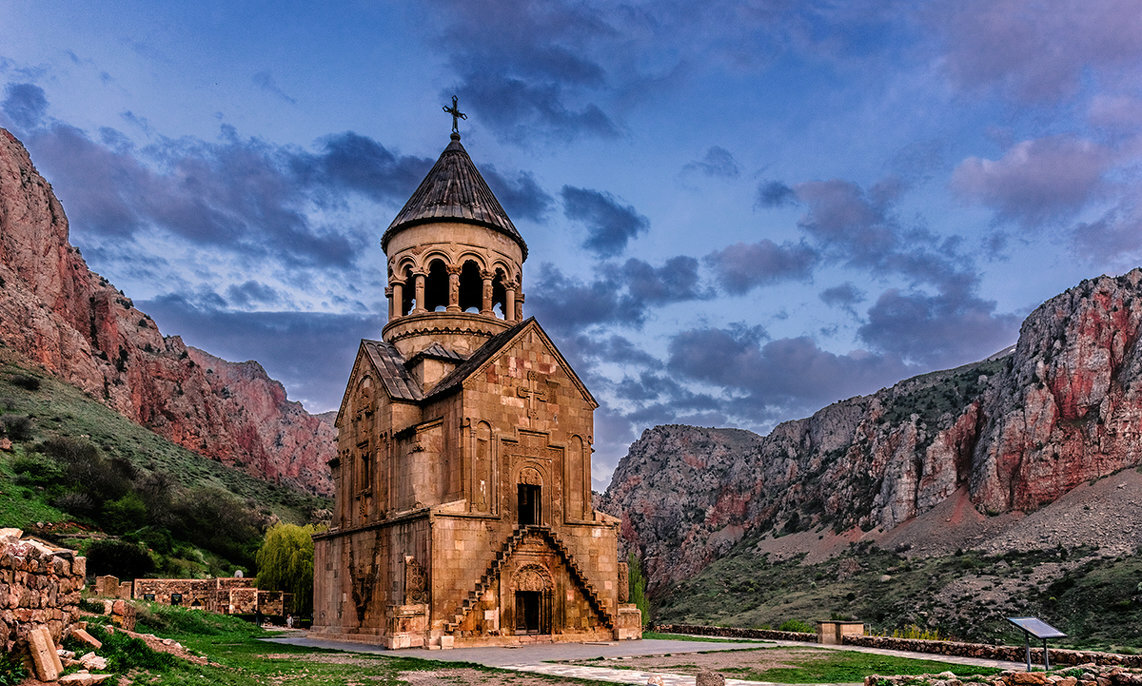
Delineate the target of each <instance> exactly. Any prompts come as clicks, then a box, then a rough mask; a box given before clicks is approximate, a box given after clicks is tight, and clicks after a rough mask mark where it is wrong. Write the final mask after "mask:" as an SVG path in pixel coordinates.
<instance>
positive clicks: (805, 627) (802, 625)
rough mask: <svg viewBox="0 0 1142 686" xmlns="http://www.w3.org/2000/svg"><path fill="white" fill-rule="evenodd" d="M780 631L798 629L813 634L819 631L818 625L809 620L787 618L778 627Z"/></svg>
mask: <svg viewBox="0 0 1142 686" xmlns="http://www.w3.org/2000/svg"><path fill="white" fill-rule="evenodd" d="M777 630H778V631H797V632H800V633H803V634H811V633H814V632H816V631H817V627H816V626H814V625H812V624H810V623H809V622H806V621H802V620H800V619H787V620H785V621H784V622H782V623H781V626H779V627H777Z"/></svg>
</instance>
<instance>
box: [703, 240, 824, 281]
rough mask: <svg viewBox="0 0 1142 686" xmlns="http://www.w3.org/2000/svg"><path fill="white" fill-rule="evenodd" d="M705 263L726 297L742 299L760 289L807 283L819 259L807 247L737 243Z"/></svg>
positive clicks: (765, 242)
mask: <svg viewBox="0 0 1142 686" xmlns="http://www.w3.org/2000/svg"><path fill="white" fill-rule="evenodd" d="M704 259H705V261H706V263H707V264H708V265H709V266H710V268H711V269H712V270H713V271H714V275H715V278H716V279H717V281H718V283H719V284H720V285H721V287H722V288H723V289H724V290H725V291H726V292H727V293H730V294H733V295H741V294H742V293H747V292H749V291H750V290H752V289H754V288H756V287H758V286H765V285H769V284H774V283H778V282H781V281H787V280H793V279H808V278H809V276H810V275H811V274H812V273H813V267H814V266H815V265H816V264H817V259H818V255H817V253H816V251H814V250H813V249H812V248H810V247H809V246H807V245H805V244H804V243H796V244H794V243H783V244H781V245H778V244H776V243H774V242H773V241H771V240H768V239H762V240H760V241H758V242H757V243H735V244H734V245H731V246H729V247H727V248H723V249H722V250H717V251H715V252H712V253H710V254H709V255H707V256H706V257H705V258H704Z"/></svg>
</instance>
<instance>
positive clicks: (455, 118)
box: [441, 95, 468, 134]
mask: <svg viewBox="0 0 1142 686" xmlns="http://www.w3.org/2000/svg"><path fill="white" fill-rule="evenodd" d="M441 109H442V110H444V111H445V112H447V113H448V114H451V115H452V133H455V134H459V133H460V120H461V119H467V118H468V115H466V114H464V113H463V112H461V111H460V103H459V100H458V99H457V98H456V96H455V95H453V96H452V107H449V106H447V105H445V106H444V107H442V108H441Z"/></svg>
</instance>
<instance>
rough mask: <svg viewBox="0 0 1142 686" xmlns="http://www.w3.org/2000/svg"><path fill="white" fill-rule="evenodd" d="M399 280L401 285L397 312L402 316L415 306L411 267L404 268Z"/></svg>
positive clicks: (414, 285) (414, 280) (414, 289)
mask: <svg viewBox="0 0 1142 686" xmlns="http://www.w3.org/2000/svg"><path fill="white" fill-rule="evenodd" d="M401 281H402V282H403V287H402V288H401V303H400V308H399V314H400V316H402V317H403V316H405V315H406V314H408V313H410V312H412V311H413V310H414V309H415V308H416V277H415V276H413V275H412V270H411V269H408V268H407V267H406V268H405V270H404V274H403V275H402V277H401Z"/></svg>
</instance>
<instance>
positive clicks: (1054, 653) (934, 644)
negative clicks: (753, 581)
mask: <svg viewBox="0 0 1142 686" xmlns="http://www.w3.org/2000/svg"><path fill="white" fill-rule="evenodd" d="M844 644H845V645H854V646H867V647H869V648H888V649H890V650H911V651H915V652H919V653H933V654H936V655H960V656H963V657H982V658H986V659H989V660H1007V661H1009V662H1024V661H1025V660H1026V653H1025V652H1024V650H1025V649H1024V647H1023V646H996V645H989V644H987V643H960V642H958V641H925V640H923V639H919V638H893V637H891V636H845V638H844ZM1047 655H1048V657H1050V658H1051V664H1052V665H1081V664H1096V665H1122V666H1125V667H1142V655H1117V654H1115V653H1099V652H1094V651H1089V650H1066V649H1063V648H1050V649H1048V651H1047ZM1031 662H1032V663H1033V664H1039V665H1041V664H1043V649H1042V648H1041V647H1040V648H1035V647H1032V648H1031Z"/></svg>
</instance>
